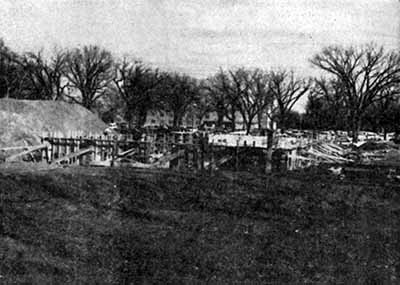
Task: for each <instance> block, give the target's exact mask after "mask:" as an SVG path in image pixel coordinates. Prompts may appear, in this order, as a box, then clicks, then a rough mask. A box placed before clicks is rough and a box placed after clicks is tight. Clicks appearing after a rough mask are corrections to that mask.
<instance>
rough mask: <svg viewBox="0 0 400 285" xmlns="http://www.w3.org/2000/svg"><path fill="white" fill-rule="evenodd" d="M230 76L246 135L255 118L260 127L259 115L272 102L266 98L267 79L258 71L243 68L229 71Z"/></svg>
mask: <svg viewBox="0 0 400 285" xmlns="http://www.w3.org/2000/svg"><path fill="white" fill-rule="evenodd" d="M230 75H231V78H232V81H233V85H234V86H235V87H234V89H235V90H237V91H236V92H238V94H239V96H238V99H237V108H238V110H239V112H240V114H241V116H242V119H243V122H244V125H245V129H246V133H247V134H249V133H250V130H251V127H252V125H253V121H254V119H255V118H256V117H257V116H258V120H259V127H260V125H261V122H260V121H261V118H260V115H261V114H262V112H263V111H264V110H265V108H266V107H267V106H268V105H269V104H270V103H271V102H272V101H271V100H270V99H271V97H270V96H268V95H269V94H268V83H269V82H268V77H267V76H266V74H265V73H264V72H262V71H261V70H260V69H255V70H246V69H244V68H240V69H237V70H236V71H234V72H233V71H231V72H230Z"/></svg>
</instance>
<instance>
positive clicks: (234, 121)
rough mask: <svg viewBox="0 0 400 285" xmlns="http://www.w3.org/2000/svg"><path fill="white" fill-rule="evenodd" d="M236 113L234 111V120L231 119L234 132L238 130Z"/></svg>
mask: <svg viewBox="0 0 400 285" xmlns="http://www.w3.org/2000/svg"><path fill="white" fill-rule="evenodd" d="M235 113H236V112H232V120H231V123H232V128H231V130H232V132H234V131H236V114H235Z"/></svg>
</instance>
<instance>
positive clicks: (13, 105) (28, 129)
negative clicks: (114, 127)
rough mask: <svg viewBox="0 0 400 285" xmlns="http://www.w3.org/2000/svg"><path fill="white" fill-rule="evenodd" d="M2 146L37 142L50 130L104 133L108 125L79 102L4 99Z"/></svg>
mask: <svg viewBox="0 0 400 285" xmlns="http://www.w3.org/2000/svg"><path fill="white" fill-rule="evenodd" d="M0 120H1V122H2V123H1V125H0V147H6V146H21V145H35V144H38V143H39V142H40V136H41V135H43V134H46V133H58V134H59V135H70V134H73V133H79V134H81V135H85V134H87V135H89V134H101V133H102V132H103V131H104V129H105V128H106V127H107V126H106V125H105V123H104V122H103V121H101V120H100V119H99V118H98V117H97V116H96V115H95V114H93V113H91V112H90V111H89V110H87V109H85V108H84V107H82V106H80V105H77V104H69V103H66V102H59V101H56V102H55V101H30V100H15V99H1V100H0Z"/></svg>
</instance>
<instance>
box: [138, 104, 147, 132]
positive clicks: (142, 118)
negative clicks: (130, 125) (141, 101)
mask: <svg viewBox="0 0 400 285" xmlns="http://www.w3.org/2000/svg"><path fill="white" fill-rule="evenodd" d="M146 119H147V110H143V109H141V110H140V111H139V112H138V113H137V117H136V126H137V127H138V128H142V127H143V126H144V124H146Z"/></svg>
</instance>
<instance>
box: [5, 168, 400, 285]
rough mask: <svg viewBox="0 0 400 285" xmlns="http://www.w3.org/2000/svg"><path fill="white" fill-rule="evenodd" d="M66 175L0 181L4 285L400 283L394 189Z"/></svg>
mask: <svg viewBox="0 0 400 285" xmlns="http://www.w3.org/2000/svg"><path fill="white" fill-rule="evenodd" d="M228 177H230V178H227V175H223V174H221V173H217V174H215V175H214V176H209V175H200V174H199V175H193V174H179V173H176V172H173V171H153V172H148V171H139V170H134V169H118V168H115V169H110V168H80V167H78V168H65V169H49V170H44V171H17V170H15V169H13V170H12V171H5V170H3V172H2V174H0V189H1V207H0V211H1V217H2V220H1V224H0V282H1V283H13V282H14V283H34V284H43V283H74V284H76V283H109V284H153V283H159V284H166V283H167V284H182V283H183V284H193V283H207V282H208V283H218V284H219V283H222V284H233V283H244V284H246V283H247V284H254V283H260V284H268V283H270V284H277V283H279V284H284V283H291V284H292V283H340V282H345V283H363V284H381V283H396V282H398V278H399V272H400V230H399V229H400V227H399V226H400V225H399V223H400V219H399V218H400V195H399V193H400V192H399V190H400V185H397V184H395V183H393V182H388V181H387V180H386V179H384V178H382V177H375V178H374V177H369V179H357V178H354V177H352V178H351V179H350V178H349V179H347V178H345V179H344V180H340V179H338V178H336V177H331V176H329V175H327V174H326V173H323V171H321V170H311V171H308V172H301V173H291V174H288V175H278V174H277V175H273V176H270V177H267V178H265V177H260V176H256V175H253V174H250V173H239V174H236V175H230V176H228Z"/></svg>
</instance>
